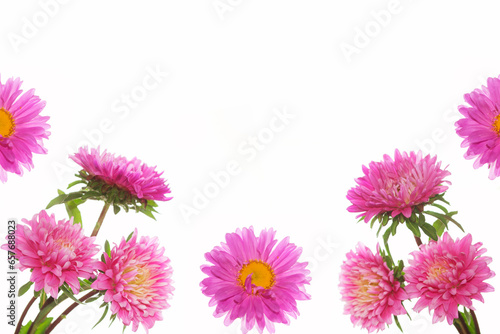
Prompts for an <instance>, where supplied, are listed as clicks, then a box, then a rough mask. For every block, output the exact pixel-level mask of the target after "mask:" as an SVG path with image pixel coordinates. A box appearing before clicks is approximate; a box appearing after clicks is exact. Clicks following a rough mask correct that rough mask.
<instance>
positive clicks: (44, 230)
mask: <svg viewBox="0 0 500 334" xmlns="http://www.w3.org/2000/svg"><path fill="white" fill-rule="evenodd" d="M22 221H23V223H25V225H23V224H18V225H17V228H16V233H15V235H16V244H15V248H16V249H15V254H16V257H17V258H18V260H19V264H18V266H19V269H21V270H25V269H31V270H32V271H31V277H30V281H32V282H34V283H35V291H39V290H41V289H44V290H45V292H46V293H47V294H49V295H51V296H52V297H54V298H57V295H58V291H59V287H60V286H62V285H63V284H64V283H67V284H68V286H69V287H70V288H71V290H72V291H73V293H74V294H77V293H78V292H79V291H80V282H79V281H78V278H83V279H88V278H91V277H94V276H95V275H94V270H95V269H94V268H95V265H96V263H97V260H95V259H93V256H94V255H95V254H97V252H98V251H99V248H98V247H97V246H96V245H95V244H94V239H95V238H94V237H87V236H85V235H84V234H83V230H82V227H81V226H80V225H79V224H74V225H73V218H71V219H70V220H64V219H63V220H59V221H58V222H56V218H55V216H54V214H52V215H51V216H49V215H48V214H47V212H45V211H43V210H42V211H41V212H40V213H39V214H36V215H34V216H33V218H32V219H31V220H27V219H23V220H22Z"/></svg>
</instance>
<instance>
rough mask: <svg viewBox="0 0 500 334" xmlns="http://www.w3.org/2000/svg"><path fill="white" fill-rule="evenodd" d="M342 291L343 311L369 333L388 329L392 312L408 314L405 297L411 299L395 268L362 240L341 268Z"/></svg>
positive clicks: (348, 254)
mask: <svg viewBox="0 0 500 334" xmlns="http://www.w3.org/2000/svg"><path fill="white" fill-rule="evenodd" d="M339 286H340V293H341V294H342V300H343V301H344V302H345V306H344V314H349V315H351V321H352V323H353V324H354V326H356V325H360V326H361V327H362V328H366V329H368V333H371V332H373V331H375V330H377V331H378V330H383V329H385V325H386V324H388V325H389V324H391V323H392V316H393V315H401V314H406V311H405V309H404V307H403V304H402V301H403V300H406V299H408V296H407V294H406V292H405V291H404V290H403V288H402V287H401V284H400V282H399V281H397V280H395V279H394V272H393V271H392V270H389V267H388V266H387V264H386V263H385V261H384V259H383V258H382V256H381V255H380V253H379V247H378V245H377V253H376V254H373V253H372V251H371V250H370V249H369V248H367V247H366V246H365V245H363V244H361V243H359V244H358V245H357V247H356V253H354V252H353V251H350V252H349V253H347V260H346V261H344V263H343V264H342V267H341V272H340V285H339Z"/></svg>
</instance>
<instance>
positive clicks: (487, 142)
mask: <svg viewBox="0 0 500 334" xmlns="http://www.w3.org/2000/svg"><path fill="white" fill-rule="evenodd" d="M464 98H465V101H466V102H467V103H468V104H469V105H470V106H460V107H459V108H458V110H459V111H460V113H461V114H462V115H464V116H465V118H462V119H460V120H458V121H457V122H456V123H455V126H456V127H457V130H456V131H457V134H458V135H459V136H460V137H462V138H464V140H463V141H462V147H468V149H467V152H466V153H465V158H466V159H474V158H476V161H474V168H479V167H481V166H483V165H484V164H487V165H488V167H489V169H490V174H489V178H490V179H494V178H496V177H497V176H500V77H499V78H488V82H487V87H484V86H483V87H482V89H475V90H474V91H473V92H472V93H470V94H465V96H464Z"/></svg>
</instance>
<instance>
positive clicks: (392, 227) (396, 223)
mask: <svg viewBox="0 0 500 334" xmlns="http://www.w3.org/2000/svg"><path fill="white" fill-rule="evenodd" d="M398 225H399V221H398V220H394V221H393V222H392V225H391V233H392V235H396V230H397V228H398Z"/></svg>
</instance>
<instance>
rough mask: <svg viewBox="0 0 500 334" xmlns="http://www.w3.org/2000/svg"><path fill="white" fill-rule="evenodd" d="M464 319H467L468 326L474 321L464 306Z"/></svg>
mask: <svg viewBox="0 0 500 334" xmlns="http://www.w3.org/2000/svg"><path fill="white" fill-rule="evenodd" d="M463 314H464V319H465V323H466V324H467V326H469V325H470V322H471V320H472V316H471V314H470V312H469V310H468V309H467V307H465V306H464V313H463Z"/></svg>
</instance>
